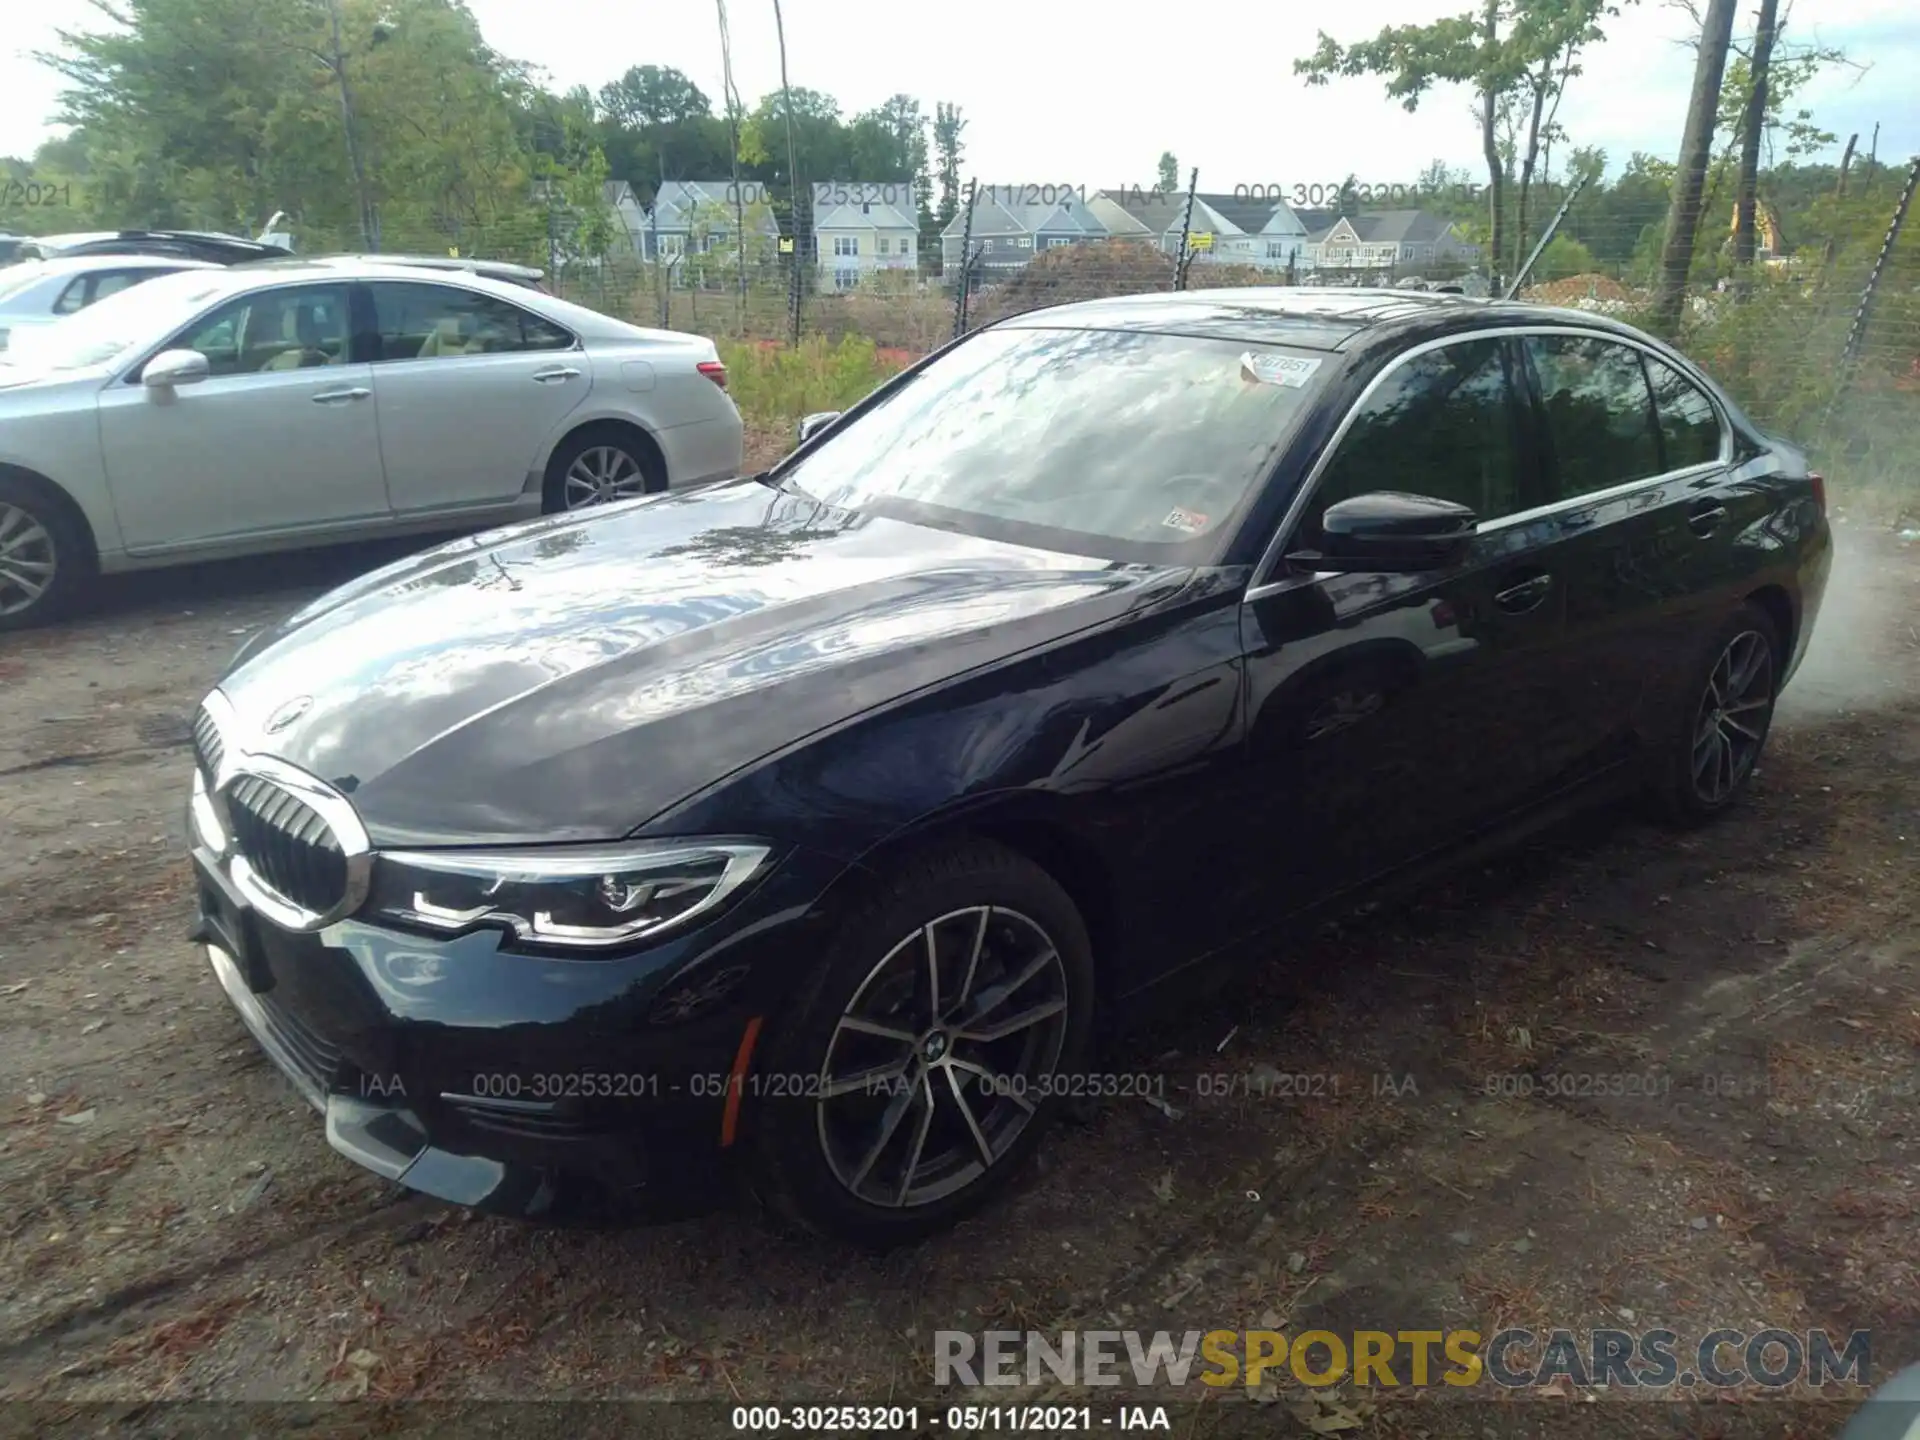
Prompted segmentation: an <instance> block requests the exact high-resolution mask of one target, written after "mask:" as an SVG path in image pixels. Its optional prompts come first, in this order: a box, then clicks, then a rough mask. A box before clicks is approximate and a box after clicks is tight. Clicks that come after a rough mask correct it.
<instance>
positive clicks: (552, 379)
mask: <svg viewBox="0 0 1920 1440" xmlns="http://www.w3.org/2000/svg"><path fill="white" fill-rule="evenodd" d="M579 373H580V372H579V371H578V370H576V369H574V368H573V367H572V366H571V365H559V366H555V367H554V368H553V369H551V370H536V371H534V372H533V378H534V379H535V380H537V381H539V383H540V384H542V385H557V384H559V383H560V382H561V381H562V380H571V379H573V378H574V377H575V376H576V375H578V374H579Z"/></svg>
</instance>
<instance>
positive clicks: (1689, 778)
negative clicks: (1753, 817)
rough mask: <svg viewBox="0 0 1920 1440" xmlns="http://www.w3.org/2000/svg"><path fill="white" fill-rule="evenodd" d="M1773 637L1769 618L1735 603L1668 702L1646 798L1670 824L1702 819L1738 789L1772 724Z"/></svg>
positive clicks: (1777, 663)
mask: <svg viewBox="0 0 1920 1440" xmlns="http://www.w3.org/2000/svg"><path fill="white" fill-rule="evenodd" d="M1780 671H1781V637H1780V632H1779V629H1778V628H1777V627H1776V626H1775V624H1774V622H1773V618H1772V617H1771V616H1770V615H1768V614H1767V612H1766V611H1764V610H1762V609H1760V608H1759V607H1758V606H1756V605H1742V606H1741V607H1740V609H1739V610H1737V611H1736V612H1735V613H1734V614H1733V615H1732V616H1730V617H1729V618H1728V619H1727V620H1726V622H1725V623H1724V624H1722V625H1721V626H1719V627H1718V628H1717V629H1716V630H1715V631H1714V633H1713V635H1712V637H1711V638H1710V639H1709V640H1708V642H1707V644H1706V645H1705V646H1704V647H1703V648H1702V651H1701V655H1700V658H1699V659H1698V661H1696V663H1695V664H1694V666H1693V668H1692V671H1691V675H1690V678H1689V680H1688V682H1687V687H1686V689H1684V690H1683V691H1682V692H1681V694H1680V697H1679V700H1678V703H1677V704H1676V705H1675V706H1674V713H1673V715H1672V717H1671V719H1670V721H1669V725H1670V732H1669V735H1668V738H1667V741H1666V744H1665V746H1664V753H1663V759H1662V764H1661V767H1660V773H1659V775H1658V777H1657V778H1656V781H1655V787H1654V798H1655V800H1656V802H1657V804H1658V806H1659V808H1660V810H1661V812H1662V814H1663V815H1664V817H1665V818H1666V819H1667V820H1669V821H1671V822H1672V823H1674V824H1677V825H1682V826H1692V825H1698V824H1702V823H1704V822H1706V821H1708V820H1711V819H1713V818H1714V817H1715V816H1717V815H1720V814H1723V813H1724V812H1726V811H1727V810H1729V809H1731V808H1732V807H1733V806H1734V804H1735V803H1736V802H1737V801H1738V800H1739V799H1740V797H1741V796H1742V795H1743V794H1744V793H1745V792H1746V788H1747V783H1748V781H1750V780H1751V779H1752V777H1753V771H1754V767H1755V766H1756V765H1757V764H1758V763H1759V760H1760V752H1761V750H1762V749H1763V748H1764V747H1765V745H1766V743H1767V735H1768V734H1769V732H1770V731H1771V730H1772V727H1773V709H1774V703H1775V701H1776V700H1777V699H1778V696H1779V689H1780Z"/></svg>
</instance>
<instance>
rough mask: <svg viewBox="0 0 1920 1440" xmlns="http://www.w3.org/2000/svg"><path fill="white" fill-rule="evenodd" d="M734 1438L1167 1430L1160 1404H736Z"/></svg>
mask: <svg viewBox="0 0 1920 1440" xmlns="http://www.w3.org/2000/svg"><path fill="white" fill-rule="evenodd" d="M731 1418H732V1422H733V1424H732V1428H733V1430H734V1433H736V1434H761V1435H768V1434H791V1435H826V1434H843V1435H844V1434H855V1435H887V1434H899V1435H926V1434H942V1433H944V1434H952V1435H981V1434H989V1433H991V1434H1011V1435H1022V1434H1024V1435H1087V1434H1093V1433H1096V1432H1099V1431H1103V1430H1171V1429H1172V1428H1173V1422H1172V1420H1171V1419H1170V1418H1169V1417H1168V1415H1167V1407H1166V1406H1164V1405H1116V1406H1114V1407H1112V1408H1111V1409H1108V1408H1106V1407H1101V1408H1097V1409H1096V1408H1095V1407H1094V1406H1091V1405H947V1406H938V1405H736V1406H734V1407H733V1414H732V1417H731Z"/></svg>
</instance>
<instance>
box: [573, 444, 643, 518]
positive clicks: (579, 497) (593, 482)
mask: <svg viewBox="0 0 1920 1440" xmlns="http://www.w3.org/2000/svg"><path fill="white" fill-rule="evenodd" d="M646 490H647V477H646V475H645V473H644V472H643V471H642V470H641V469H640V462H639V461H637V460H635V459H634V458H633V456H631V455H629V454H628V453H627V452H626V451H624V450H622V449H621V448H620V447H619V446H617V445H595V446H594V447H593V448H592V449H590V450H582V451H581V452H580V453H579V454H578V455H577V456H575V457H574V461H573V463H572V464H571V465H569V466H568V467H567V488H566V501H567V509H569V510H578V509H579V508H580V507H581V506H583V505H605V504H607V503H608V502H609V501H613V500H627V499H631V498H632V497H633V496H635V495H644V494H645V493H646Z"/></svg>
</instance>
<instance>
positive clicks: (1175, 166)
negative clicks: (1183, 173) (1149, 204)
mask: <svg viewBox="0 0 1920 1440" xmlns="http://www.w3.org/2000/svg"><path fill="white" fill-rule="evenodd" d="M1156 180H1157V184H1158V187H1159V189H1160V190H1161V192H1162V193H1163V194H1167V195H1171V194H1173V193H1174V191H1176V190H1180V189H1183V188H1184V187H1183V186H1182V185H1181V184H1180V162H1179V161H1178V160H1176V159H1174V158H1173V152H1172V151H1171V150H1162V151H1161V152H1160V169H1159V172H1158V174H1157V176H1156Z"/></svg>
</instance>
